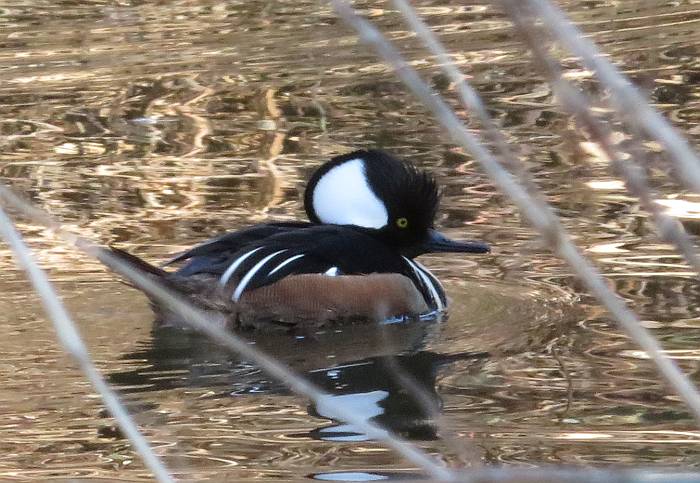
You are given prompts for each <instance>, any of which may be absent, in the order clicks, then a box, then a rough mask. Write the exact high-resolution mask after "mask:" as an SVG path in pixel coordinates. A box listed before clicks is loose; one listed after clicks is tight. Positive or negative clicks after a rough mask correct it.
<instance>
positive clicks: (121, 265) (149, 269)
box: [96, 247, 168, 290]
mask: <svg viewBox="0 0 700 483" xmlns="http://www.w3.org/2000/svg"><path fill="white" fill-rule="evenodd" d="M96 255H97V259H98V260H99V261H100V262H102V263H103V264H104V265H105V266H106V267H107V268H109V269H110V270H112V271H113V272H115V273H117V274H119V275H121V276H122V277H124V278H125V279H126V280H127V281H128V282H129V284H130V285H133V286H135V287H136V288H138V289H139V290H144V289H143V288H142V287H141V286H140V284H139V283H138V280H136V279H135V278H134V277H133V275H132V274H131V273H130V272H131V270H129V269H132V270H137V271H139V272H141V273H143V274H146V275H149V276H151V277H157V278H159V279H162V281H165V280H166V276H167V275H168V272H166V271H165V270H163V269H162V268H159V267H156V266H155V265H151V264H150V263H148V262H147V261H145V260H143V259H141V258H139V257H137V256H136V255H132V254H131V253H129V252H126V251H124V250H122V249H120V248H114V247H101V248H99V249H98V251H97V254H96Z"/></svg>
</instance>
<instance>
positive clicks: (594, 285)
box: [331, 0, 700, 424]
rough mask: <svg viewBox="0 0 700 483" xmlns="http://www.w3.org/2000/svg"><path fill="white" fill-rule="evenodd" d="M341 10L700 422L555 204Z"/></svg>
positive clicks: (679, 381)
mask: <svg viewBox="0 0 700 483" xmlns="http://www.w3.org/2000/svg"><path fill="white" fill-rule="evenodd" d="M331 3H332V5H333V7H334V9H335V10H336V12H337V13H338V15H339V16H340V17H341V18H342V19H343V20H344V21H345V22H347V23H348V24H349V25H350V26H352V27H353V28H354V29H355V31H357V33H358V35H359V37H360V39H361V40H363V41H364V42H366V43H368V44H369V45H371V46H372V48H374V49H375V50H376V52H377V53H378V55H379V56H380V57H381V58H382V59H383V60H384V61H385V62H387V63H388V64H389V65H391V66H393V67H394V69H395V71H396V74H397V76H398V77H399V78H400V79H401V80H402V81H403V83H404V84H405V85H406V86H407V87H408V88H409V89H410V90H411V91H412V92H413V94H414V95H415V96H416V97H417V98H418V99H420V100H421V101H422V102H423V104H424V105H425V106H426V107H427V108H428V109H429V110H430V111H431V112H432V113H433V114H434V116H435V117H436V118H437V120H438V121H439V122H440V124H441V125H442V126H443V128H445V129H446V131H447V132H448V133H449V134H450V136H451V137H452V138H453V139H454V140H455V141H456V142H457V143H459V144H460V145H461V146H462V147H464V148H465V149H466V150H468V151H469V152H471V154H472V156H473V157H474V158H475V159H476V160H477V161H478V162H479V163H480V164H481V166H482V167H483V168H484V170H485V171H486V172H487V173H488V175H489V176H490V177H491V179H492V180H493V182H494V183H495V184H496V185H497V186H498V187H499V188H500V189H501V191H502V192H504V193H505V194H507V195H508V196H509V197H510V198H511V199H512V200H513V201H514V202H515V204H516V205H517V206H518V207H519V208H520V211H521V212H522V213H523V215H524V216H525V218H526V219H528V220H529V222H530V223H531V224H532V225H533V226H534V227H535V228H536V229H537V230H538V231H539V232H540V233H541V234H542V236H543V237H544V239H545V241H546V242H547V243H548V244H549V245H550V247H551V248H552V250H553V251H554V252H555V253H558V254H559V255H560V256H561V257H562V258H564V259H565V260H566V261H567V262H568V263H569V265H570V266H571V268H572V269H573V270H574V271H575V272H576V274H578V276H579V278H580V279H581V280H582V281H583V282H584V283H585V284H586V286H587V287H588V289H589V290H590V292H591V293H592V294H593V295H595V296H596V297H597V298H598V300H600V302H601V303H602V304H603V305H604V306H605V307H606V308H607V309H608V311H609V312H610V313H611V314H612V315H613V317H614V318H615V319H616V320H617V322H618V324H619V326H620V327H621V328H622V329H623V330H624V332H625V333H626V334H627V335H628V336H629V337H630V338H631V339H632V340H634V341H635V342H636V343H637V344H639V346H640V347H641V348H642V349H643V350H644V351H645V352H646V353H647V354H648V355H649V357H650V359H651V360H652V361H653V362H654V364H655V365H656V367H657V368H658V370H659V372H660V374H661V375H662V376H663V378H664V380H665V381H666V382H667V383H668V384H669V385H670V386H671V387H672V388H673V389H674V390H675V391H676V393H677V394H679V395H680V396H681V398H682V399H683V400H684V401H685V403H686V404H687V406H688V408H689V409H690V411H691V413H692V414H693V417H694V418H695V420H696V423H697V424H700V394H699V393H698V391H697V389H696V388H695V386H694V385H693V384H692V383H691V382H690V380H689V379H688V378H687V377H686V376H685V375H684V374H683V372H681V371H680V369H679V368H678V366H677V365H676V364H675V362H674V361H672V360H671V359H669V358H668V357H667V356H666V355H665V354H664V353H663V351H662V349H661V347H660V346H659V343H658V342H657V341H656V339H655V338H654V337H653V336H652V335H651V333H650V332H649V331H647V330H646V329H645V328H644V327H642V325H641V324H640V323H639V319H638V318H637V316H636V314H634V312H632V311H631V310H630V309H629V308H628V307H627V305H626V304H625V302H624V301H623V300H622V299H621V298H619V297H618V296H617V295H616V294H615V293H614V292H613V291H611V290H610V288H608V285H607V283H606V281H605V279H604V278H603V277H602V276H601V274H600V273H599V272H598V271H597V269H596V268H595V267H594V266H593V265H592V264H591V263H589V262H588V260H587V259H586V258H585V257H584V256H583V255H582V254H581V253H580V252H579V250H578V248H577V247H576V245H575V244H574V243H573V242H572V241H571V238H570V237H569V235H568V234H567V233H566V231H565V230H564V227H563V226H561V224H560V223H559V220H558V218H557V217H556V215H555V214H554V212H553V211H552V209H551V207H550V206H549V205H548V204H546V203H544V202H542V201H538V200H537V199H534V198H533V197H531V196H530V195H529V194H528V193H527V191H526V190H524V189H523V188H522V186H520V185H519V184H518V183H517V182H516V181H515V179H513V177H512V176H511V175H510V173H508V172H507V171H506V170H505V169H503V167H502V166H501V164H500V162H499V161H498V160H497V159H496V158H495V157H494V156H493V155H492V154H491V153H490V152H489V151H488V150H487V149H486V148H484V147H483V145H482V144H481V143H480V142H479V140H478V139H477V138H476V136H474V135H472V134H471V133H470V132H469V131H468V130H467V129H466V128H465V127H464V125H463V124H462V122H461V121H460V120H459V119H458V118H457V116H456V115H455V114H454V112H453V111H452V110H451V109H450V107H449V106H448V105H447V104H446V103H445V102H444V101H443V100H442V99H441V98H440V97H439V96H438V95H437V94H436V93H435V92H434V91H433V90H432V89H431V88H430V87H429V86H428V85H427V84H426V83H425V82H424V81H423V80H422V79H421V78H420V76H419V75H418V74H417V73H416V71H415V70H414V69H412V68H411V67H410V66H409V65H408V64H407V63H406V62H405V61H404V59H403V58H402V57H401V55H400V54H399V52H398V51H397V50H396V49H395V48H394V47H393V46H392V45H391V44H390V43H389V42H388V41H387V40H386V38H385V37H384V36H383V35H382V34H381V33H380V32H379V31H378V30H377V29H376V28H375V27H374V26H373V25H372V24H371V23H370V22H368V21H367V20H365V19H363V18H361V17H359V16H358V15H357V14H356V12H355V10H354V9H353V8H352V7H351V6H350V5H349V4H348V3H347V2H346V1H344V0H331Z"/></svg>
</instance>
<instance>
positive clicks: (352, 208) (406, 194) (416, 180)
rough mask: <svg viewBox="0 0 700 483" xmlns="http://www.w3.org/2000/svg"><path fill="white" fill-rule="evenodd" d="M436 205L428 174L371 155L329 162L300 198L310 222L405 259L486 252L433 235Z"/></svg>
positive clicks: (435, 192) (474, 244)
mask: <svg viewBox="0 0 700 483" xmlns="http://www.w3.org/2000/svg"><path fill="white" fill-rule="evenodd" d="M439 204H440V193H439V191H438V187H437V183H436V182H435V179H434V178H433V177H432V176H431V175H430V174H429V173H426V172H425V171H422V170H419V169H418V168H416V167H415V166H413V165H412V164H410V163H407V162H405V161H401V160H399V159H396V158H394V157H393V156H391V155H389V154H387V153H385V152H382V151H377V150H369V151H355V152H352V153H349V154H344V155H342V156H337V157H335V158H333V159H331V160H330V161H328V162H327V163H325V164H324V165H322V166H321V167H320V168H319V169H318V170H317V171H316V172H315V173H314V174H313V176H312V177H311V179H310V180H309V184H308V185H307V187H306V193H305V196H304V207H305V209H306V213H307V215H308V217H309V219H310V220H311V221H312V222H314V223H324V224H334V225H352V226H354V227H357V228H358V229H363V230H364V231H366V232H367V233H369V234H371V235H372V236H374V237H376V238H379V239H381V240H382V241H384V242H385V243H387V244H389V245H391V246H394V247H396V248H397V249H398V250H399V251H400V252H401V253H402V254H404V255H407V256H409V257H414V256H417V255H420V254H422V253H430V252H471V253H484V252H487V251H489V247H488V245H486V244H485V243H481V242H456V241H453V240H450V239H448V238H447V237H445V236H444V235H442V234H441V233H439V232H437V231H435V230H434V229H433V224H434V221H435V216H436V214H437V210H438V207H439Z"/></svg>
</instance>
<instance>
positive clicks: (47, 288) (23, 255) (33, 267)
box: [0, 208, 175, 483]
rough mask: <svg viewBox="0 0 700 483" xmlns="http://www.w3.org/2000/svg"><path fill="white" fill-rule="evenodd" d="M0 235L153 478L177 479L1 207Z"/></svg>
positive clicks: (167, 482) (58, 333) (167, 481)
mask: <svg viewBox="0 0 700 483" xmlns="http://www.w3.org/2000/svg"><path fill="white" fill-rule="evenodd" d="M0 235H1V236H2V237H3V238H4V239H5V241H6V242H7V243H8V245H9V246H10V248H11V249H12V251H13V252H14V254H15V258H16V260H17V263H18V265H19V266H20V267H21V268H22V269H24V271H25V272H26V273H27V276H28V277H29V280H30V281H31V283H32V285H33V286H34V289H35V290H36V292H37V294H39V297H41V302H42V304H43V305H44V310H45V311H46V313H47V315H48V316H49V318H50V319H51V321H52V322H53V325H54V328H55V329H56V336H57V337H58V339H59V341H60V342H61V344H63V347H64V348H65V350H66V352H68V354H70V355H71V356H72V357H73V359H75V361H76V362H77V364H78V367H80V370H82V371H83V374H85V377H87V378H88V380H89V381H90V383H91V384H92V387H94V388H95V390H96V391H97V392H98V393H99V394H100V396H101V397H102V400H103V401H104V403H105V406H107V409H108V410H109V412H110V414H111V415H112V416H113V417H114V419H116V421H117V424H119V427H120V428H121V430H122V431H123V432H124V434H125V435H126V437H127V438H129V441H130V442H131V444H132V445H133V446H134V449H135V450H136V452H137V453H138V454H139V456H141V459H143V462H144V463H145V465H146V466H147V467H148V468H149V469H150V470H151V472H152V473H153V476H154V477H155V478H156V480H158V481H159V482H162V483H170V482H174V481H175V480H174V479H173V478H172V477H171V476H170V472H169V471H168V469H167V468H166V467H165V464H163V462H162V461H161V460H160V458H159V457H158V456H156V454H155V453H154V452H153V448H151V445H150V444H149V442H148V441H147V440H146V438H144V436H143V435H142V434H141V433H140V432H139V430H138V428H137V427H136V423H135V422H134V420H133V419H132V418H131V416H130V415H129V412H128V411H127V410H126V408H125V407H124V405H123V404H122V403H121V401H120V400H119V397H118V396H117V395H116V393H115V392H114V391H113V390H112V389H111V388H110V387H109V385H108V384H107V383H106V382H105V380H104V379H103V378H102V376H101V375H100V373H99V371H98V370H97V368H96V367H95V365H94V364H93V363H92V360H91V359H90V353H89V352H88V350H87V347H85V344H84V343H83V340H82V338H81V337H80V334H79V333H78V329H77V328H76V326H75V323H73V320H72V319H71V317H70V315H69V314H68V311H67V310H66V308H65V306H64V305H63V302H61V299H60V298H59V297H58V295H57V294H56V292H55V291H54V289H53V287H52V285H51V282H49V279H48V278H47V277H46V274H45V273H44V271H43V270H42V269H41V268H40V267H39V265H37V263H36V261H35V260H34V257H33V256H32V254H31V251H30V250H29V248H27V246H26V245H25V243H24V241H23V240H22V236H21V235H20V234H19V233H18V232H17V230H16V229H15V227H14V225H13V223H12V220H10V218H9V217H8V216H7V214H6V213H5V211H4V210H2V209H1V208H0Z"/></svg>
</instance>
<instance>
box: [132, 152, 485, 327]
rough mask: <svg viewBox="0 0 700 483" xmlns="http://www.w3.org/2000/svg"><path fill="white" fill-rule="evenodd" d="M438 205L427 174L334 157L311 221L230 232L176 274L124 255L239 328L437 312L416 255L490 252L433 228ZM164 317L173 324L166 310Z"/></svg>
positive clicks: (391, 163)
mask: <svg viewBox="0 0 700 483" xmlns="http://www.w3.org/2000/svg"><path fill="white" fill-rule="evenodd" d="M438 199H439V196H438V191H437V187H436V184H435V181H434V180H433V178H432V177H430V176H429V175H427V174H426V173H424V172H421V171H418V170H417V169H416V168H414V167H413V166H412V165H409V164H407V163H404V162H402V161H399V160H396V159H395V158H393V157H391V156H389V155H387V154H385V153H382V152H380V151H357V152H354V153H350V154H348V155H344V156H339V157H336V158H333V159H332V160H331V161H329V162H328V163H326V164H324V165H323V166H321V167H320V168H319V169H318V170H317V171H316V173H315V174H314V175H313V177H312V178H311V180H310V182H309V185H308V186H307V190H306V195H305V207H306V211H307V214H308V216H309V219H310V220H311V222H289V223H269V224H261V225H255V226H252V227H250V228H246V229H243V230H240V231H236V232H231V233H226V234H224V235H222V236H219V237H216V238H214V239H212V240H209V241H206V242H204V243H202V244H200V245H198V246H196V247H194V248H192V249H190V250H188V251H186V252H184V253H182V254H180V255H178V256H176V257H175V258H173V259H172V260H170V261H169V262H168V264H175V263H182V262H184V264H183V265H182V266H181V267H180V268H179V269H178V270H177V271H174V272H167V271H165V270H161V269H158V268H155V267H153V266H151V265H148V264H146V262H143V261H141V260H140V259H136V258H135V257H131V256H129V255H127V254H123V255H124V257H126V258H128V259H129V260H130V261H131V262H132V263H134V264H138V265H140V266H141V268H144V269H146V270H148V271H149V272H150V273H152V274H153V275H155V276H157V277H159V278H162V279H163V281H164V282H166V283H168V285H169V286H171V287H172V288H174V289H176V290H178V291H179V292H180V293H182V294H183V295H185V296H187V297H188V298H190V300H191V301H192V302H194V303H195V304H196V305H198V306H200V307H201V308H204V309H206V310H209V311H211V312H213V313H216V314H218V315H219V317H220V318H221V320H222V322H223V323H225V324H227V325H228V326H231V327H234V328H251V327H253V328H275V327H277V328H280V327H283V328H289V327H294V326H299V325H303V326H320V325H325V324H327V323H329V322H347V321H361V320H382V319H386V318H391V317H417V316H420V315H424V314H427V313H431V312H438V313H440V312H443V311H444V310H445V309H446V307H447V299H446V296H445V292H444V290H443V288H442V286H441V284H440V282H439V281H438V280H437V279H436V278H435V277H434V276H433V275H432V274H431V273H430V272H429V271H428V270H427V269H426V268H425V267H423V266H422V265H420V264H419V263H418V262H417V261H415V260H414V258H415V257H416V256H418V255H421V254H423V253H429V252H441V251H454V252H476V253H483V252H486V251H488V246H487V245H485V244H483V243H478V242H466V243H459V242H453V241H451V240H449V239H447V238H445V237H444V236H442V235H441V234H440V233H438V232H436V231H434V230H433V229H432V225H433V219H434V217H435V213H436V210H437V204H438ZM122 253H123V252H122ZM156 308H157V307H156ZM157 312H158V310H157ZM160 319H161V321H162V322H164V323H170V322H171V321H172V320H174V317H173V314H168V313H163V312H162V311H161V312H160Z"/></svg>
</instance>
